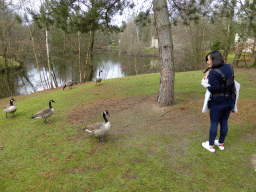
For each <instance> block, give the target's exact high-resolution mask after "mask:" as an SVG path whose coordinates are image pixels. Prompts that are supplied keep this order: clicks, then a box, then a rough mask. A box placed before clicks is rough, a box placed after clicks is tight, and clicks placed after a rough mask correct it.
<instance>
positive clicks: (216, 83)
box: [208, 64, 236, 108]
mask: <svg viewBox="0 0 256 192" xmlns="http://www.w3.org/2000/svg"><path fill="white" fill-rule="evenodd" d="M218 69H219V70H220V71H221V72H222V73H223V74H224V75H225V78H226V79H229V78H231V77H232V71H231V69H230V67H229V66H228V65H227V64H223V65H222V66H220V67H219V68H218ZM208 79H209V84H210V85H211V86H210V87H208V90H209V91H210V92H211V94H212V100H211V104H210V105H211V106H212V105H228V106H230V107H231V108H233V107H234V103H235V98H236V97H235V95H234V94H232V86H228V87H227V88H224V87H223V86H222V83H223V82H224V80H223V78H222V76H221V75H220V74H219V73H218V72H216V71H214V70H211V71H210V73H209V76H208ZM225 91H227V92H228V93H229V96H228V98H225V96H224V95H221V94H220V93H225ZM216 95H220V96H216ZM215 96H216V97H215ZM223 107H224V106H223ZM226 107H227V106H226Z"/></svg>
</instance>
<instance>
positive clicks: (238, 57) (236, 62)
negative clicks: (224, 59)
mask: <svg viewBox="0 0 256 192" xmlns="http://www.w3.org/2000/svg"><path fill="white" fill-rule="evenodd" d="M238 46H239V45H238ZM241 55H242V50H240V49H239V48H238V49H237V50H236V54H235V57H234V60H233V66H238V64H239V59H240V57H241Z"/></svg>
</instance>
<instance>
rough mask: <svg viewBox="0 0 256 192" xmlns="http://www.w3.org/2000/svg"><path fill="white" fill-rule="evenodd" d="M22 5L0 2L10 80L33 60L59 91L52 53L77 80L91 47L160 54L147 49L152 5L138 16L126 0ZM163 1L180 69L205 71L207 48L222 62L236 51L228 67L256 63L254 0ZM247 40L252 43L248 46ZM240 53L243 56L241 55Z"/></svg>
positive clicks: (84, 74) (0, 43)
mask: <svg viewBox="0 0 256 192" xmlns="http://www.w3.org/2000/svg"><path fill="white" fill-rule="evenodd" d="M25 2H26V1H19V3H20V4H19V6H17V4H15V2H13V1H7V0H2V1H1V2H0V22H1V27H0V56H1V59H0V65H1V67H0V68H1V72H2V73H3V74H5V75H6V78H7V79H8V76H9V73H10V71H11V70H13V69H17V68H21V67H22V66H24V65H26V62H27V61H28V60H29V59H35V60H36V61H37V66H38V70H39V68H40V67H43V66H44V67H46V68H48V70H49V77H48V79H49V85H50V87H57V86H58V85H57V84H56V83H57V82H56V80H55V79H54V71H53V66H52V63H51V56H52V55H56V54H58V55H61V56H62V57H65V56H68V55H69V54H74V55H77V57H78V60H79V65H78V66H77V67H79V70H80V78H79V81H80V82H85V81H90V80H91V79H92V71H93V62H92V58H93V52H94V51H95V50H104V49H107V48H108V47H112V48H119V49H120V50H121V51H124V52H127V53H128V54H130V55H138V56H147V55H148V54H150V55H152V54H153V55H155V56H158V49H156V47H155V48H154V47H152V45H151V43H152V39H157V33H156V29H155V21H154V16H153V12H152V10H151V7H148V8H147V10H144V11H137V12H136V11H135V7H136V6H135V5H134V2H133V1H129V0H122V1H121V0H118V1H104V0H97V1H95V0H90V1H76V0H72V1H66V0H45V1H44V2H43V3H42V5H41V7H40V10H32V9H31V8H29V7H28V6H26V4H25ZM78 2H80V4H79V3H78ZM148 2H150V0H148ZM167 2H168V10H169V15H170V21H171V23H172V39H173V50H174V51H173V52H174V63H175V68H177V69H179V71H181V69H184V71H188V70H198V69H202V68H203V65H204V64H205V55H206V53H207V52H208V51H210V50H221V51H222V53H223V55H224V58H225V60H227V56H228V55H230V54H234V59H233V61H232V63H231V64H233V66H239V61H240V60H241V58H242V59H243V58H244V59H243V60H244V62H245V65H246V66H247V67H248V66H251V67H255V66H256V54H255V47H256V46H255V39H256V27H255V26H256V2H255V0H246V1H240V0H221V1H220V2H219V1H218V2H217V1H208V0H202V1H195V0H190V1H175V0H167ZM85 7H86V8H85ZM125 8H129V10H131V11H133V10H134V11H133V12H132V14H130V16H129V18H127V20H126V21H124V22H123V24H122V26H117V25H115V24H113V23H111V19H112V18H113V17H114V16H115V15H116V14H121V13H122V12H123V11H124V10H125ZM21 10H22V11H21ZM236 34H238V35H239V37H240V38H239V39H238V40H237V41H235V37H236ZM248 38H249V39H252V40H254V41H252V42H248V41H247V40H248ZM245 48H246V49H247V50H249V52H248V53H242V51H243V50H244V49H245ZM41 82H42V81H41ZM42 84H43V82H42Z"/></svg>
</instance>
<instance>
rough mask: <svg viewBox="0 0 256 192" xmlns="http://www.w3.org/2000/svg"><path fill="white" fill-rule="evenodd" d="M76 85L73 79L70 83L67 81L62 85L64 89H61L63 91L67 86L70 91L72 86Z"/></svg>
mask: <svg viewBox="0 0 256 192" xmlns="http://www.w3.org/2000/svg"><path fill="white" fill-rule="evenodd" d="M76 84H77V82H75V81H73V79H72V81H68V82H67V83H66V84H65V85H64V87H63V90H64V89H65V88H66V87H67V86H68V87H71V89H72V86H73V85H76Z"/></svg>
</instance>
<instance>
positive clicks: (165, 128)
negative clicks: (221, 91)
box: [0, 68, 256, 192]
mask: <svg viewBox="0 0 256 192" xmlns="http://www.w3.org/2000/svg"><path fill="white" fill-rule="evenodd" d="M235 77H236V80H237V81H238V82H239V83H240V84H241V89H240V96H239V102H238V110H239V112H238V113H237V114H231V117H230V121H229V133H228V136H227V138H226V142H225V150H224V151H220V150H218V149H216V152H215V153H210V152H208V151H206V150H205V149H204V148H203V147H202V146H201V143H202V142H203V141H206V140H207V139H208V132H209V114H202V113H201V110H202V106H203V99H204V93H205V89H204V88H203V86H202V85H201V84H200V82H201V79H202V78H203V73H202V71H192V72H180V73H176V74H175V104H174V105H172V106H169V107H165V108H162V109H158V108H156V107H154V101H155V99H156V94H157V93H158V88H159V78H160V75H159V74H158V73H155V74H146V75H138V76H129V77H124V78H116V79H109V80H104V81H103V82H102V85H100V86H96V85H95V82H89V83H84V84H79V85H77V86H74V87H73V88H72V89H69V88H67V89H65V90H64V91H63V90H62V88H57V89H54V90H45V91H42V92H37V93H33V94H29V95H21V96H15V97H13V98H14V99H15V100H16V102H14V104H15V105H16V107H17V112H16V113H15V117H14V118H8V119H6V118H5V113H4V111H3V110H1V112H0V173H1V174H0V191H8V192H9V191H58V190H59V191H118V192H119V191H241V192H242V191H256V185H255V181H256V150H255V149H256V144H255V139H256V134H255V133H256V131H255V130H256V119H255V114H256V108H255V106H256V98H255V95H256V70H255V69H243V68H239V69H238V68H237V69H235ZM51 99H52V100H54V101H55V103H53V104H52V106H53V107H54V109H55V112H54V115H53V116H52V117H50V118H49V123H48V124H44V120H41V119H30V117H31V116H32V114H34V113H36V112H38V111H39V110H41V109H43V108H46V107H48V102H49V100H51ZM9 100H10V98H5V99H1V100H0V107H1V108H2V109H3V107H4V106H5V105H6V104H8V103H9ZM105 109H108V110H109V112H110V114H111V117H109V120H110V121H111V124H112V130H111V132H110V133H109V134H108V135H107V137H106V143H105V144H104V145H102V144H101V143H100V142H99V141H98V139H97V138H91V137H89V136H88V134H87V133H85V132H84V131H83V129H84V127H85V126H86V125H89V124H92V123H94V122H98V121H102V112H103V110H105ZM9 116H10V117H11V116H12V115H9Z"/></svg>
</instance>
